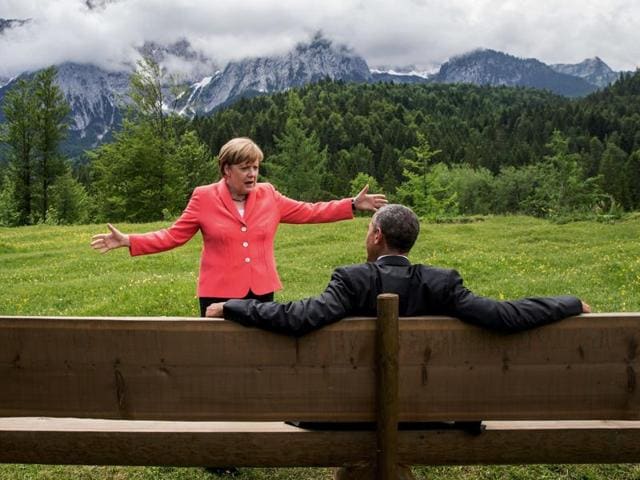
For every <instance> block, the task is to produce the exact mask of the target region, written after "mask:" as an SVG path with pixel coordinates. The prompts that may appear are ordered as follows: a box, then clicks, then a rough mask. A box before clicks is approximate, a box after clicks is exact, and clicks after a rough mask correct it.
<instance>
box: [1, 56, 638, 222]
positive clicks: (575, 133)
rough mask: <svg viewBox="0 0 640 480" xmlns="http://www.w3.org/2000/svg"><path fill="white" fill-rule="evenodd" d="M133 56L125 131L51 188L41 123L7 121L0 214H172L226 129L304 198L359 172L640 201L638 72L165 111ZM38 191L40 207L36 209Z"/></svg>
mask: <svg viewBox="0 0 640 480" xmlns="http://www.w3.org/2000/svg"><path fill="white" fill-rule="evenodd" d="M141 67H142V69H141V71H139V73H138V74H137V75H135V76H134V77H133V82H132V89H133V92H134V93H133V96H132V98H134V105H132V107H131V109H130V111H129V112H128V114H127V119H126V121H125V123H124V127H123V129H122V130H121V131H120V132H119V133H117V134H116V135H115V137H114V141H113V142H112V143H109V144H104V145H102V146H101V147H99V148H97V149H96V150H94V151H91V152H87V164H86V165H81V166H79V167H78V166H76V169H75V170H74V172H73V173H74V178H71V177H70V175H69V174H68V173H67V174H65V175H66V176H65V175H63V173H64V172H65V170H64V169H60V171H59V172H58V173H57V174H56V175H53V176H51V175H50V177H51V178H49V177H46V178H47V180H46V181H47V183H46V184H44V185H45V187H46V188H43V187H42V186H38V185H42V184H43V181H40V184H38V183H37V182H36V183H34V181H33V178H36V179H37V178H40V177H42V172H41V171H40V170H41V169H40V170H38V168H36V166H37V165H38V162H40V163H42V158H41V157H42V155H41V153H40V151H39V150H38V148H35V147H34V149H33V150H28V148H31V147H32V145H30V144H28V142H27V143H25V142H24V141H23V140H21V139H24V138H25V137H20V136H19V133H20V130H19V129H18V130H16V127H20V128H23V129H24V131H25V132H26V133H29V134H30V135H33V136H34V137H33V138H35V139H37V138H39V136H40V135H41V134H40V133H38V132H37V131H33V128H34V127H33V126H32V125H22V126H20V125H19V124H17V123H15V124H11V123H8V124H5V125H4V128H3V130H4V132H5V136H4V144H2V149H1V150H0V152H2V153H0V155H2V156H3V157H4V162H0V184H1V185H2V191H1V192H0V224H5V225H17V224H30V223H38V222H42V221H47V222H49V223H51V222H53V223H77V222H83V221H96V220H97V221H103V220H112V221H121V220H129V221H150V220H155V219H160V218H163V217H165V218H169V217H172V216H175V215H177V214H178V213H179V212H180V211H181V209H182V208H184V205H185V204H186V200H187V198H188V196H189V194H190V192H191V190H192V189H193V187H194V186H195V185H198V184H201V183H206V182H210V181H213V180H215V175H216V173H215V171H216V169H215V166H214V164H215V158H214V156H215V154H216V153H217V152H218V150H219V149H220V147H221V146H222V145H223V144H224V143H225V142H226V141H227V140H229V139H230V138H233V137H236V136H249V137H251V138H253V139H254V140H255V141H256V142H257V143H258V144H259V145H260V146H261V147H262V148H263V150H264V152H265V154H266V159H265V162H264V163H263V165H262V172H261V173H262V176H263V179H267V180H269V181H272V182H273V183H274V184H275V185H276V186H277V187H278V188H279V189H280V190H281V191H283V192H284V193H285V194H287V195H290V196H292V197H294V198H298V199H302V200H309V201H314V200H319V199H328V198H337V197H342V196H346V195H352V194H353V193H354V192H355V191H357V190H358V189H359V188H361V187H362V185H363V184H364V183H366V182H368V183H369V184H370V185H371V187H372V189H374V190H382V191H384V192H385V193H386V194H387V195H388V196H389V197H390V199H391V200H392V201H398V202H403V203H406V204H408V205H411V206H412V207H413V208H414V209H415V210H416V211H417V212H418V213H419V214H421V215H422V216H423V217H426V218H433V219H438V218H446V217H452V216H458V215H469V214H489V213H496V214H501V213H524V214H528V215H535V216H539V217H546V218H555V219H560V220H564V219H576V218H593V217H601V218H607V219H610V218H614V217H616V216H619V215H621V214H622V212H623V211H630V210H637V209H638V208H640V73H635V74H633V75H631V74H626V75H623V76H622V77H621V78H620V80H619V81H617V82H616V83H615V84H614V85H612V86H611V87H608V88H606V89H604V90H602V91H599V92H597V93H594V94H592V95H590V96H588V97H585V98H582V99H578V100H570V99H567V98H564V97H559V96H556V95H553V94H551V93H548V92H544V91H540V90H534V89H525V88H512V87H488V86H487V87H478V86H473V85H465V84H457V85H438V84H431V85H424V84H413V85H412V84H392V83H379V84H353V83H344V82H335V81H329V80H326V81H323V82H320V83H318V84H314V85H308V86H306V87H303V88H300V89H295V90H290V91H288V92H284V93H279V94H275V95H269V96H258V97H254V98H251V99H242V100H240V101H238V102H236V103H234V104H233V105H231V106H228V107H226V108H222V109H220V110H218V111H217V112H216V113H215V114H213V115H211V116H206V117H196V118H195V119H193V120H188V119H185V118H183V117H178V116H175V115H172V114H168V113H167V112H166V110H164V109H163V107H162V106H163V97H162V90H161V88H159V82H158V74H159V73H158V69H157V66H154V65H146V66H144V65H141ZM136 82H137V83H136ZM29 88H31V87H29V86H27V85H25V86H24V89H23V90H24V92H26V93H24V95H27V94H28V92H30V91H31V90H29ZM136 92H137V93H136ZM24 95H23V97H24V98H27V97H28V95H27V96H26V97H25V96H24ZM29 95H30V94H29ZM136 95H137V96H136ZM23 97H20V96H19V95H18V94H17V93H16V94H14V95H13V97H10V98H13V104H11V103H10V104H9V107H5V113H7V112H8V113H12V111H11V110H7V108H10V107H12V108H14V110H15V111H16V112H19V111H20V110H19V109H20V108H22V109H23V110H24V109H26V110H29V109H30V108H31V109H32V107H29V105H28V104H25V103H24V102H22V103H20V102H21V101H22V100H21V99H22V98H23ZM29 98H30V97H29ZM16 109H17V110H16ZM32 115H33V114H32ZM14 117H16V119H17V118H20V116H19V115H14ZM8 118H11V115H8ZM16 121H17V120H16ZM36 123H37V122H36ZM34 125H36V127H37V124H35V123H34ZM12 128H13V130H12ZM12 132H13V133H12ZM36 143H37V142H36ZM34 145H36V144H35V143H34ZM36 146H37V145H36ZM51 148H53V147H51ZM51 151H53V150H51ZM56 155H58V154H56ZM56 158H59V156H56ZM38 175H39V176H40V177H38ZM48 189H51V195H50V196H51V199H52V200H51V202H49V203H50V205H49V206H47V205H46V204H45V206H44V207H40V205H41V204H42V198H45V199H46V198H47V197H43V195H45V194H46V193H47V192H48ZM38 202H39V203H38ZM36 204H37V205H36ZM36 207H37V208H36ZM48 209H51V211H50V213H51V215H47V211H48Z"/></svg>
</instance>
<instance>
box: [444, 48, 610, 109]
mask: <svg viewBox="0 0 640 480" xmlns="http://www.w3.org/2000/svg"><path fill="white" fill-rule="evenodd" d="M432 81H433V82H436V83H473V84H476V85H506V86H523V87H531V88H539V89H544V90H550V91H552V92H554V93H556V94H558V95H564V96H568V97H579V96H584V95H587V94H589V93H591V92H593V91H595V90H597V88H598V87H597V86H596V85H592V84H590V83H589V82H587V81H586V80H584V79H583V78H579V77H575V76H572V75H567V74H565V73H560V72H557V71H555V70H554V69H552V68H551V67H549V66H548V65H546V64H544V63H542V62H541V61H539V60H536V59H534V58H527V59H523V58H518V57H514V56H512V55H508V54H506V53H502V52H497V51H495V50H489V49H481V50H474V51H472V52H469V53H466V54H464V55H460V56H458V57H454V58H452V59H450V60H449V61H448V62H446V63H444V64H443V65H442V66H441V67H440V71H439V72H438V73H437V74H436V75H434V77H433V78H432Z"/></svg>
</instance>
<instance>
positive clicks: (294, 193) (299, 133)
mask: <svg viewBox="0 0 640 480" xmlns="http://www.w3.org/2000/svg"><path fill="white" fill-rule="evenodd" d="M287 113H288V118H287V122H286V124H285V127H284V132H283V133H282V136H276V152H277V153H276V154H275V155H273V156H272V157H271V159H270V162H269V172H270V174H269V179H270V180H271V181H273V182H274V183H275V184H276V186H277V187H278V189H279V190H281V191H282V192H283V193H284V194H285V195H287V196H289V197H291V198H295V199H297V200H303V201H316V200H319V199H320V198H322V197H323V196H324V192H323V190H322V183H323V177H324V172H325V166H326V163H327V151H326V148H324V149H323V148H321V147H320V142H319V141H318V138H317V137H316V135H315V134H313V133H311V134H310V133H307V131H306V129H305V128H304V127H303V123H302V122H303V120H302V119H303V113H302V102H301V100H300V97H299V96H298V94H297V93H296V92H291V93H290V94H289V100H288V104H287Z"/></svg>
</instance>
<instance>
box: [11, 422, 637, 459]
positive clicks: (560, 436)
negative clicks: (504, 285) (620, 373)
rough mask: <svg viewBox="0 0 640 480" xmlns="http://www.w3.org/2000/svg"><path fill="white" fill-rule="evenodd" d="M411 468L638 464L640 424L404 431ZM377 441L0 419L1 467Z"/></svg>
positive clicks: (244, 426)
mask: <svg viewBox="0 0 640 480" xmlns="http://www.w3.org/2000/svg"><path fill="white" fill-rule="evenodd" d="M398 454H399V461H400V462H402V463H406V464H410V465H464V464H533V463H636V462H640V422H625V421H617V422H609V421H583V422H576V421H573V422H572V421H567V422H557V421H555V422H503V421H500V422H486V430H485V431H484V432H483V433H481V434H479V435H473V434H469V433H466V432H462V431H452V430H433V431H401V432H399V444H398ZM374 455H375V432H373V431H371V432H366V431H359V432H344V431H330V432H327V431H309V430H303V429H299V428H295V427H291V426H288V425H285V424H284V423H276V422H260V423H256V422H165V421H126V420H94V419H77V418H3V419H0V463H45V464H89V465H174V466H198V465H199V466H205V465H206V466H226V465H230V464H232V465H236V466H253V467H276V466H280V467H286V466H305V467H321V466H338V465H342V464H344V463H348V462H353V461H354V460H363V461H365V460H366V461H373V459H374Z"/></svg>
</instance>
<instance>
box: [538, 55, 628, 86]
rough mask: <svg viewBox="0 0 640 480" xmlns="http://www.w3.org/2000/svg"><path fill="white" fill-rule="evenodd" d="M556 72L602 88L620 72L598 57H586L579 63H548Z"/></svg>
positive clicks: (615, 78) (613, 80)
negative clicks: (581, 79)
mask: <svg viewBox="0 0 640 480" xmlns="http://www.w3.org/2000/svg"><path fill="white" fill-rule="evenodd" d="M550 67H551V68H552V69H554V70H555V71H556V72H560V73H564V74H567V75H573V76H576V77H580V78H583V79H585V80H586V81H587V82H589V83H592V84H593V85H597V86H598V87H600V88H604V87H606V86H607V85H609V84H611V83H612V82H615V81H616V80H617V79H618V77H619V76H620V73H618V72H614V71H613V70H612V69H611V68H610V67H609V65H607V64H606V63H605V62H603V61H602V59H601V58H600V57H593V58H587V59H585V60H583V61H582V62H580V63H575V64H570V63H556V64H554V65H550Z"/></svg>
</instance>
